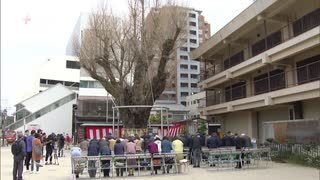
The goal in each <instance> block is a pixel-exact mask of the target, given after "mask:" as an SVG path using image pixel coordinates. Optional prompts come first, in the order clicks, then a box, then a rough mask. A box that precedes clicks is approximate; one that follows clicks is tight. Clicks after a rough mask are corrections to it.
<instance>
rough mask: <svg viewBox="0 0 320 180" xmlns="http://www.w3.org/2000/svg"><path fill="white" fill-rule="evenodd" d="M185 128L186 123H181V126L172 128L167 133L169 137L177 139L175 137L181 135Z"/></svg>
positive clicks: (177, 125)
mask: <svg viewBox="0 0 320 180" xmlns="http://www.w3.org/2000/svg"><path fill="white" fill-rule="evenodd" d="M183 126H185V124H184V123H180V124H176V125H174V126H171V127H170V130H169V132H168V133H167V136H171V137H175V136H178V135H180V133H181V131H182V127H183Z"/></svg>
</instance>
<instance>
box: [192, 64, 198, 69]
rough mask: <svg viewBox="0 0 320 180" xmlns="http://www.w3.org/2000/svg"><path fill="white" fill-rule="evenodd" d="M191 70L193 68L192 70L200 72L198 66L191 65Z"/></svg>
mask: <svg viewBox="0 0 320 180" xmlns="http://www.w3.org/2000/svg"><path fill="white" fill-rule="evenodd" d="M190 68H191V69H192V70H198V66H197V65H191V66H190Z"/></svg>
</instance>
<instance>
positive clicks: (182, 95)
mask: <svg viewBox="0 0 320 180" xmlns="http://www.w3.org/2000/svg"><path fill="white" fill-rule="evenodd" d="M180 95H181V97H186V96H189V93H188V92H181V93H180Z"/></svg>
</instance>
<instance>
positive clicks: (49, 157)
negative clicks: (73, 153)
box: [45, 134, 54, 165]
mask: <svg viewBox="0 0 320 180" xmlns="http://www.w3.org/2000/svg"><path fill="white" fill-rule="evenodd" d="M53 138H54V137H53V134H50V135H49V136H48V137H47V138H46V141H45V145H46V163H45V165H48V164H49V163H48V160H50V164H52V152H53V141H54V139H53Z"/></svg>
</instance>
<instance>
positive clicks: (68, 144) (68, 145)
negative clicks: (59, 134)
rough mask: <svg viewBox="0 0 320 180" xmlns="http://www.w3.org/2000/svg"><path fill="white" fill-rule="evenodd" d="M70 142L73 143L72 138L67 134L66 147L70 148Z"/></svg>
mask: <svg viewBox="0 0 320 180" xmlns="http://www.w3.org/2000/svg"><path fill="white" fill-rule="evenodd" d="M70 143H71V138H70V136H69V134H68V133H67V134H66V149H67V150H68V149H70Z"/></svg>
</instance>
